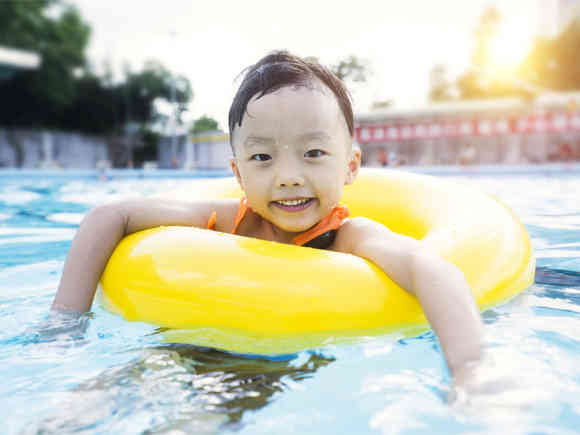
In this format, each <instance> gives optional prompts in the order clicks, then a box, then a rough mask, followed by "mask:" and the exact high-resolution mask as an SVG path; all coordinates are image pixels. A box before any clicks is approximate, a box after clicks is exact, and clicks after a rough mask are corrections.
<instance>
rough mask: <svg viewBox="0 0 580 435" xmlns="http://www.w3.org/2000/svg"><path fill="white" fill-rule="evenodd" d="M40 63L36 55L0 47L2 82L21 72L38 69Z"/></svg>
mask: <svg viewBox="0 0 580 435" xmlns="http://www.w3.org/2000/svg"><path fill="white" fill-rule="evenodd" d="M40 61H41V58H40V56H39V55H38V54H36V53H32V52H30V51H24V50H16V49H14V48H8V47H3V46H0V80H4V79H7V78H10V77H11V76H12V75H13V74H15V73H16V72H18V71H21V70H26V69H36V68H38V67H39V66H40Z"/></svg>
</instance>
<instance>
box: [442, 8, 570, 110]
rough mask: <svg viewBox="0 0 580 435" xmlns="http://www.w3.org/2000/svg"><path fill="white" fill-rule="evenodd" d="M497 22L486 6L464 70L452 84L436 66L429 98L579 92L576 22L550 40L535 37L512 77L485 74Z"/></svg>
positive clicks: (499, 21) (497, 13) (532, 96)
mask: <svg viewBox="0 0 580 435" xmlns="http://www.w3.org/2000/svg"><path fill="white" fill-rule="evenodd" d="M500 23H501V15H500V14H499V12H498V11H497V10H496V9H495V8H493V7H490V8H488V9H486V10H485V12H484V13H483V14H482V16H481V18H480V21H479V23H478V25H477V28H476V30H475V32H474V36H475V46H474V51H473V53H472V58H471V66H470V68H469V70H468V71H466V72H464V73H463V74H461V75H460V76H459V77H458V78H457V80H456V81H455V82H449V81H447V80H446V78H445V74H446V72H445V71H444V69H441V66H436V67H434V69H433V70H432V72H431V90H430V98H431V100H432V101H445V100H449V99H452V98H453V91H456V92H457V94H458V95H459V98H461V99H482V98H498V97H506V96H516V97H521V98H525V99H532V98H534V96H535V95H537V94H538V93H541V92H542V91H543V90H550V91H574V90H580V61H579V60H578V59H580V19H576V20H575V21H572V22H571V23H570V24H569V25H568V27H567V28H566V29H564V31H562V32H561V33H560V34H559V35H557V36H556V37H554V38H538V39H537V40H536V41H535V43H534V45H533V47H532V49H531V50H530V52H529V54H528V56H527V57H526V58H525V59H524V60H523V61H522V63H521V64H520V65H519V67H518V68H517V69H516V71H515V72H514V73H513V74H512V76H504V77H501V76H499V77H494V76H493V75H492V74H490V73H489V71H488V69H489V66H490V50H491V42H492V40H493V38H495V37H496V36H497V32H498V28H499V25H500Z"/></svg>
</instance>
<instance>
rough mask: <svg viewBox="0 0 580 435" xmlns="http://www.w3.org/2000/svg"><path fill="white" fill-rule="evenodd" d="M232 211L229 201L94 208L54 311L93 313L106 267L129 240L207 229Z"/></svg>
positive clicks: (150, 202)
mask: <svg viewBox="0 0 580 435" xmlns="http://www.w3.org/2000/svg"><path fill="white" fill-rule="evenodd" d="M230 209H232V210H233V208H232V204H231V202H229V201H213V202H211V203H210V202H196V203H191V202H179V201H169V200H162V199H136V200H129V201H122V202H116V203H112V204H107V205H102V206H99V207H96V208H94V209H93V210H91V211H90V212H89V213H87V215H86V216H85V218H84V219H83V221H82V223H81V225H80V227H79V229H78V231H77V233H76V236H75V238H74V239H73V242H72V245H71V247H70V250H69V252H68V255H67V258H66V261H65V264H64V270H63V274H62V277H61V280H60V284H59V286H58V291H57V293H56V297H55V298H54V302H53V303H52V309H53V310H57V311H73V312H86V311H89V310H90V308H91V304H92V302H93V297H94V294H95V290H96V288H97V284H98V282H99V279H100V278H101V274H102V273H103V270H104V269H105V266H106V265H107V261H108V260H109V257H110V256H111V254H112V253H113V250H114V249H115V247H116V246H117V244H118V243H119V241H120V240H121V239H122V238H123V237H125V236H126V235H129V234H131V233H134V232H136V231H140V230H144V229H147V228H153V227H156V226H160V225H186V226H196V227H202V228H203V227H205V226H206V225H207V221H208V219H209V217H210V216H211V213H212V212H213V211H216V212H217V214H218V217H224V215H229V214H231V211H230ZM226 218H227V216H226ZM220 220H222V221H223V219H220ZM218 223H219V221H218ZM216 229H220V228H219V226H216Z"/></svg>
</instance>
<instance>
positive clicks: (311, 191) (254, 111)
mask: <svg viewBox="0 0 580 435" xmlns="http://www.w3.org/2000/svg"><path fill="white" fill-rule="evenodd" d="M229 128H230V141H231V144H232V149H233V151H234V159H233V160H232V169H233V170H234V173H235V174H236V176H237V178H238V181H239V182H240V185H241V186H242V188H243V189H244V191H245V194H246V197H247V199H248V203H249V205H250V206H251V207H252V209H253V210H254V211H255V212H257V213H258V214H260V215H261V216H262V217H264V218H265V219H267V220H269V221H270V222H272V223H273V224H275V225H276V226H277V227H279V228H281V229H282V230H284V231H287V232H301V231H305V230H307V229H308V228H310V227H312V226H313V225H315V224H316V223H317V222H318V221H320V220H321V219H322V218H324V217H325V216H326V215H327V214H328V213H329V212H330V211H331V210H332V208H333V207H334V206H335V205H336V204H337V203H338V202H339V200H340V197H341V195H342V188H343V186H344V185H345V184H349V183H351V182H352V181H353V180H354V178H355V176H356V173H357V171H358V168H359V165H360V152H359V151H358V150H353V148H352V135H353V113H352V106H351V102H350V98H349V94H348V91H347V90H346V88H345V87H344V84H343V83H342V82H341V81H340V80H339V79H338V78H337V77H336V76H334V75H333V74H332V73H331V72H330V71H329V70H328V69H326V68H325V67H323V66H322V65H320V64H318V63H316V62H310V61H305V60H303V59H300V58H298V57H296V56H293V55H291V54H289V53H287V52H276V53H273V54H270V55H268V56H266V57H264V58H263V59H262V60H260V61H259V62H258V63H257V64H255V65H253V66H251V67H250V68H249V70H248V71H247V73H246V75H245V77H244V79H243V81H242V84H241V85H240V88H239V90H238V92H237V94H236V96H235V98H234V101H233V103H232V106H231V108H230V113H229Z"/></svg>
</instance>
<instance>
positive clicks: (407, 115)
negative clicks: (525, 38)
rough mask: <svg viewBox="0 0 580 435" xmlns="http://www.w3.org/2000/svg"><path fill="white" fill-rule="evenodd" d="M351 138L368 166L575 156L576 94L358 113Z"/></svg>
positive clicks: (578, 147)
mask: <svg viewBox="0 0 580 435" xmlns="http://www.w3.org/2000/svg"><path fill="white" fill-rule="evenodd" d="M355 138H356V141H357V143H358V144H359V146H360V147H361V149H362V154H363V163H365V164H366V165H368V166H386V165H393V164H412V165H437V164H446V165H455V164H497V163H509V164H524V163H543V162H548V161H555V160H558V161H562V160H573V159H580V93H550V94H545V95H540V96H538V97H537V98H535V99H534V100H533V101H526V100H523V99H518V98H503V99H497V100H483V101H460V102H450V103H438V104H431V105H428V106H425V107H423V108H420V109H417V110H413V111H402V110H396V109H384V110H380V111H375V112H371V113H368V114H360V115H358V116H357V117H356V128H355Z"/></svg>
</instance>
